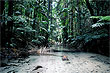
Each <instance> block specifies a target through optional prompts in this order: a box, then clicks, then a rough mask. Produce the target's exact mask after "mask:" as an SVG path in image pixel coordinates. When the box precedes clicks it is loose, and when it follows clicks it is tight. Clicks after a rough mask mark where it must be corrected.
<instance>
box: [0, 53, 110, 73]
mask: <svg viewBox="0 0 110 73" xmlns="http://www.w3.org/2000/svg"><path fill="white" fill-rule="evenodd" d="M53 54H55V55H39V56H38V55H33V56H29V58H27V59H24V60H14V61H11V62H10V63H9V65H11V66H6V67H0V73H110V58H108V57H106V56H102V55H99V54H94V53H85V52H74V53H70V52H53ZM64 55H65V56H67V57H68V59H69V60H65V61H63V60H62V56H64ZM18 61H19V62H18Z"/></svg>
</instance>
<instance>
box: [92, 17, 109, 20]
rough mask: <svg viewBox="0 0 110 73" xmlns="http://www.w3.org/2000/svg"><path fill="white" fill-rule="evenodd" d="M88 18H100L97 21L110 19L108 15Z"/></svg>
mask: <svg viewBox="0 0 110 73" xmlns="http://www.w3.org/2000/svg"><path fill="white" fill-rule="evenodd" d="M90 18H93V19H94V18H96V19H100V20H99V21H104V20H105V21H110V16H91V17H90Z"/></svg>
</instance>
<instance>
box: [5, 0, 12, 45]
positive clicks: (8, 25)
mask: <svg viewBox="0 0 110 73" xmlns="http://www.w3.org/2000/svg"><path fill="white" fill-rule="evenodd" d="M8 2H9V9H8V16H12V15H13V1H11V0H9V1H8ZM7 28H8V31H7V33H8V36H6V37H7V42H8V44H10V43H11V37H12V29H13V21H12V20H10V21H8V22H7Z"/></svg>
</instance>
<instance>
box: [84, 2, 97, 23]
mask: <svg viewBox="0 0 110 73" xmlns="http://www.w3.org/2000/svg"><path fill="white" fill-rule="evenodd" d="M85 1H86V6H87V7H88V9H89V11H90V14H91V16H94V11H93V9H92V7H91V5H90V3H89V0H85ZM93 22H94V23H96V22H97V20H96V19H93Z"/></svg>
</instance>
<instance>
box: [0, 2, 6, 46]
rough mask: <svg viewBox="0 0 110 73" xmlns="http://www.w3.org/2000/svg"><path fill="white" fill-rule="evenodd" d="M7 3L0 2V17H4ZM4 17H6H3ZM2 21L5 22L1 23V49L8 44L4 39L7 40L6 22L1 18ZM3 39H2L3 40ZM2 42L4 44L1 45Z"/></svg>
mask: <svg viewBox="0 0 110 73" xmlns="http://www.w3.org/2000/svg"><path fill="white" fill-rule="evenodd" d="M4 5H5V1H0V15H3V11H4V9H5V6H4ZM3 16H4V15H3ZM0 20H2V21H3V22H0V24H1V25H0V47H3V46H4V44H5V43H6V42H5V41H4V40H3V39H5V22H4V17H2V16H0ZM1 38H2V39H1ZM1 42H2V43H1Z"/></svg>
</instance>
